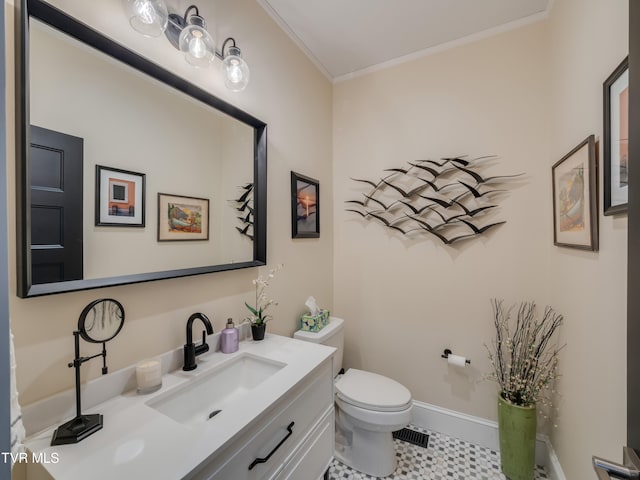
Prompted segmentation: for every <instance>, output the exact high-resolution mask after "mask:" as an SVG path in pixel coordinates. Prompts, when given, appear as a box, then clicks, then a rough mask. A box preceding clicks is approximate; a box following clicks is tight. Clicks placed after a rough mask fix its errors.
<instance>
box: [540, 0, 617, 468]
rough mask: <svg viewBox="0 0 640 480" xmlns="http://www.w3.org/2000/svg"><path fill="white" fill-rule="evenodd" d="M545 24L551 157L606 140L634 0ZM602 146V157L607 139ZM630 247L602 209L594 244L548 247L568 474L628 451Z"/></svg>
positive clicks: (587, 4)
mask: <svg viewBox="0 0 640 480" xmlns="http://www.w3.org/2000/svg"><path fill="white" fill-rule="evenodd" d="M549 23H550V25H549V33H550V36H549V40H550V43H551V48H550V50H549V62H550V65H551V71H552V72H553V75H552V76H551V82H550V87H551V90H550V92H551V100H552V101H551V111H550V112H549V118H550V125H549V126H550V128H551V131H550V137H549V153H550V157H549V159H548V162H547V164H548V165H549V166H550V165H552V164H553V163H554V162H555V161H557V160H559V159H560V158H562V157H563V156H564V155H565V154H566V153H568V152H569V151H570V150H571V149H572V148H573V147H574V146H575V145H577V144H578V143H579V142H580V141H581V140H584V139H585V138H586V137H587V136H588V135H589V134H595V135H596V138H599V140H600V142H602V137H603V133H602V118H603V116H602V83H603V82H604V80H605V79H606V78H607V77H608V76H609V75H610V74H611V72H612V71H613V70H614V69H615V68H616V67H617V66H618V64H619V63H620V62H621V61H622V60H623V59H624V57H625V56H626V55H627V53H628V44H629V41H628V39H629V36H628V24H629V21H628V2H627V1H620V0H618V1H614V2H601V1H599V0H588V1H582V0H562V1H558V0H556V2H555V6H554V8H553V11H552V13H551V18H550V22H549ZM599 151H600V159H602V158H603V156H602V145H600V148H599ZM600 164H601V165H602V160H600ZM600 186H601V187H602V175H601V176H600ZM602 191H603V189H602V188H600V195H599V199H598V209H599V211H600V212H602V205H603V202H602V196H603V195H602ZM626 252H627V216H626V215H620V216H616V217H610V216H607V217H605V216H603V215H602V213H600V251H599V252H598V253H587V252H580V251H577V250H570V249H566V248H559V247H551V252H550V258H551V262H550V269H549V271H548V274H547V275H546V278H547V279H549V286H550V287H551V291H550V299H551V302H552V303H553V305H554V306H556V307H557V308H558V309H559V310H560V311H561V312H562V313H564V315H565V318H566V323H565V325H564V327H563V336H564V338H565V340H566V342H567V344H568V345H567V348H566V350H565V352H563V353H564V355H563V357H562V359H561V360H562V365H561V369H562V377H561V378H560V381H559V383H558V388H557V390H558V392H559V401H558V402H557V406H558V408H559V412H558V419H557V424H558V428H555V429H553V431H552V442H553V445H554V447H555V449H556V452H557V453H558V456H559V458H560V461H561V462H562V466H563V468H564V471H565V473H566V475H567V478H568V479H574V478H576V479H577V478H591V477H593V471H592V469H591V466H590V462H591V455H592V454H596V455H600V456H604V457H607V458H611V459H615V460H621V459H622V457H621V447H622V446H623V445H625V443H626V421H627V416H626V405H627V403H626V391H627V390H626V351H627V349H626V314H627V310H626V295H627V288H626V281H627V276H626V272H627V255H626Z"/></svg>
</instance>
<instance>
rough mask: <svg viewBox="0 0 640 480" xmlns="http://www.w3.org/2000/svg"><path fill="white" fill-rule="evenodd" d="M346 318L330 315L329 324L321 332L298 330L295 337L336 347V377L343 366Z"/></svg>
mask: <svg viewBox="0 0 640 480" xmlns="http://www.w3.org/2000/svg"><path fill="white" fill-rule="evenodd" d="M343 323H344V320H342V319H341V318H338V317H329V324H328V325H327V326H326V327H324V328H323V329H322V330H320V331H319V332H306V331H304V330H298V331H297V332H294V334H293V338H296V339H298V340H302V341H305V342H313V343H320V344H322V345H327V346H329V347H335V348H336V353H335V354H334V356H333V376H334V377H335V376H336V375H337V374H338V372H339V371H340V369H341V368H342V353H343V350H344V325H343Z"/></svg>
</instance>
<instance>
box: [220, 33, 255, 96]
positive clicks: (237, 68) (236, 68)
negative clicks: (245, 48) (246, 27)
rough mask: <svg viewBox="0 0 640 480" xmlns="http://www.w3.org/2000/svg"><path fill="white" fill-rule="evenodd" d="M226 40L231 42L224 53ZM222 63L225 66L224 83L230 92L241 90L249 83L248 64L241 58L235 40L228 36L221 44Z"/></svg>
mask: <svg viewBox="0 0 640 480" xmlns="http://www.w3.org/2000/svg"><path fill="white" fill-rule="evenodd" d="M228 42H233V45H229V48H228V49H227V55H225V54H224V48H225V46H226V45H227V43H228ZM221 58H222V64H223V65H224V68H225V74H226V76H225V81H224V84H225V85H226V87H227V88H228V89H229V90H231V91H232V92H241V91H242V90H244V89H245V88H246V86H247V85H248V84H249V65H247V62H245V61H244V59H243V58H242V53H241V52H240V49H239V48H238V47H237V46H236V41H235V40H234V39H233V38H232V37H229V38H227V39H226V40H225V41H224V43H223V44H222V55H221Z"/></svg>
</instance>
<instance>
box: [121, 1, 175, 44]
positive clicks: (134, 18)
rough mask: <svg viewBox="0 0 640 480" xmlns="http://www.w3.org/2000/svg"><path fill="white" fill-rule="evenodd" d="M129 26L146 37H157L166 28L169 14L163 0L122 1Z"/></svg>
mask: <svg viewBox="0 0 640 480" xmlns="http://www.w3.org/2000/svg"><path fill="white" fill-rule="evenodd" d="M123 3H124V8H125V11H126V12H127V17H129V24H131V26H132V27H133V29H134V30H136V31H137V32H139V33H141V34H142V35H144V36H146V37H159V36H160V35H162V33H163V32H164V31H165V29H166V28H167V21H168V20H169V12H168V11H167V6H166V5H165V3H164V0H123Z"/></svg>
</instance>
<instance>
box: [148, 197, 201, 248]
mask: <svg viewBox="0 0 640 480" xmlns="http://www.w3.org/2000/svg"><path fill="white" fill-rule="evenodd" d="M189 240H209V199H207V198H197V197H185V196H182V195H170V194H168V193H158V241H159V242H175V241H189Z"/></svg>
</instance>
